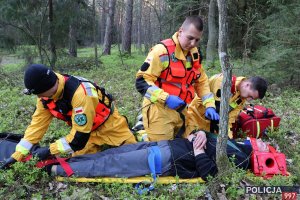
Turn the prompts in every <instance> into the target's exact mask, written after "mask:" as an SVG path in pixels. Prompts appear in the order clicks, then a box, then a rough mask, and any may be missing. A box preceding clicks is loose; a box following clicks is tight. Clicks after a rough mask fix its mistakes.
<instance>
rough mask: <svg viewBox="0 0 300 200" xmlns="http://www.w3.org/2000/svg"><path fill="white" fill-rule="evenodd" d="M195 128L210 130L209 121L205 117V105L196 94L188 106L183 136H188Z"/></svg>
mask: <svg viewBox="0 0 300 200" xmlns="http://www.w3.org/2000/svg"><path fill="white" fill-rule="evenodd" d="M196 129H198V130H205V131H208V132H209V131H210V121H209V120H207V119H206V118H205V106H204V105H203V104H202V100H201V98H199V97H198V96H196V97H195V98H194V99H193V101H192V102H191V103H190V105H189V107H188V111H187V117H186V129H185V134H184V136H185V137H187V136H189V135H190V133H191V132H192V131H194V130H196Z"/></svg>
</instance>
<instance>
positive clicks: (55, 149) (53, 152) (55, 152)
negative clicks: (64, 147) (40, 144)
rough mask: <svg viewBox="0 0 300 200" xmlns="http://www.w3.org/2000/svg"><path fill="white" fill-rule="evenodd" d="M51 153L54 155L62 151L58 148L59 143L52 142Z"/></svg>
mask: <svg viewBox="0 0 300 200" xmlns="http://www.w3.org/2000/svg"><path fill="white" fill-rule="evenodd" d="M50 153H51V154H52V155H55V154H59V153H60V152H59V150H58V145H57V143H56V142H54V143H52V144H50Z"/></svg>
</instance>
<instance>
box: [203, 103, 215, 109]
mask: <svg viewBox="0 0 300 200" xmlns="http://www.w3.org/2000/svg"><path fill="white" fill-rule="evenodd" d="M210 107H211V108H216V105H215V103H214V102H207V103H206V104H205V108H210Z"/></svg>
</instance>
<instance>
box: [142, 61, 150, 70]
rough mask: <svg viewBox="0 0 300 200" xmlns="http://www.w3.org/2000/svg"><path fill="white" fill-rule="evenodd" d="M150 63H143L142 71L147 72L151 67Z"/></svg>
mask: <svg viewBox="0 0 300 200" xmlns="http://www.w3.org/2000/svg"><path fill="white" fill-rule="evenodd" d="M149 66H150V64H149V63H147V62H144V63H143V65H142V66H141V71H142V72H145V71H147V69H148V68H149Z"/></svg>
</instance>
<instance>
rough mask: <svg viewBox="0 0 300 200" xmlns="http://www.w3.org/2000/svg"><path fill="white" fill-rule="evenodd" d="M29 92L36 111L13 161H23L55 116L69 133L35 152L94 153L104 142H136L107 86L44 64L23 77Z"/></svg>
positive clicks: (27, 72) (113, 143)
mask: <svg viewBox="0 0 300 200" xmlns="http://www.w3.org/2000/svg"><path fill="white" fill-rule="evenodd" d="M24 83H25V86H26V88H27V89H26V90H27V91H26V93H27V94H31V93H32V94H36V95H37V96H38V98H37V102H36V110H35V112H34V114H33V116H32V121H31V124H30V125H29V126H28V128H27V129H26V131H25V135H24V138H23V139H22V140H21V141H20V142H19V143H18V145H17V146H16V151H15V153H13V154H12V156H11V160H12V162H13V161H14V160H16V161H20V160H21V159H22V158H24V157H25V156H26V155H27V154H28V153H29V152H30V150H31V148H32V146H33V145H34V144H37V143H38V142H39V141H40V140H41V139H42V137H43V136H44V134H45V133H46V131H47V129H48V127H49V124H50V122H51V120H52V118H53V117H57V118H59V119H61V120H64V121H66V123H67V124H68V125H70V126H71V131H70V133H69V134H68V135H67V136H65V137H62V138H60V139H58V140H56V141H55V142H53V143H51V144H50V147H44V148H40V149H41V150H40V151H39V152H35V155H36V156H38V158H39V159H45V158H47V157H48V156H49V155H50V154H60V153H63V154H65V153H67V154H68V153H73V155H80V154H87V153H95V152H97V151H99V150H100V148H101V145H103V144H108V145H112V146H120V145H122V144H129V143H136V140H135V137H134V135H133V134H132V133H131V131H130V130H129V127H128V125H127V121H126V119H125V117H123V116H121V115H120V114H119V113H118V110H117V108H116V107H115V106H114V103H113V102H112V98H111V96H110V95H109V94H107V93H106V92H105V90H104V88H100V87H99V86H97V85H95V84H94V83H92V82H90V81H88V80H86V79H84V78H81V77H74V76H68V75H61V74H58V73H54V72H53V71H52V70H51V69H49V68H47V67H46V66H44V65H40V64H33V65H30V66H29V67H28V68H27V70H26V72H25V76H24Z"/></svg>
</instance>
